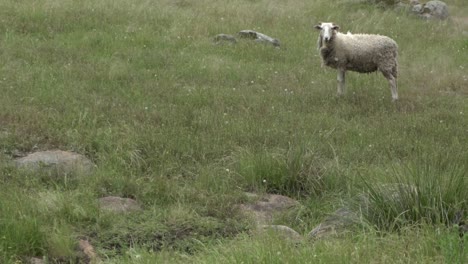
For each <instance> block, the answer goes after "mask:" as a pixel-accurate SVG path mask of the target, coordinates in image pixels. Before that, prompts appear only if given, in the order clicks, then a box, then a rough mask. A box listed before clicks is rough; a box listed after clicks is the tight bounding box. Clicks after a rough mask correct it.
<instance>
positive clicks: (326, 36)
mask: <svg viewBox="0 0 468 264" xmlns="http://www.w3.org/2000/svg"><path fill="white" fill-rule="evenodd" d="M315 28H316V29H318V30H320V39H321V40H322V41H324V42H325V43H328V42H330V41H331V40H332V39H333V37H334V36H335V35H336V32H337V31H338V29H339V28H340V27H339V26H338V25H335V24H334V23H320V24H319V25H316V26H315Z"/></svg>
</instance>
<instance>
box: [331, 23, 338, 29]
mask: <svg viewBox="0 0 468 264" xmlns="http://www.w3.org/2000/svg"><path fill="white" fill-rule="evenodd" d="M332 29H333V30H338V29H340V26H338V25H335V24H333V27H332Z"/></svg>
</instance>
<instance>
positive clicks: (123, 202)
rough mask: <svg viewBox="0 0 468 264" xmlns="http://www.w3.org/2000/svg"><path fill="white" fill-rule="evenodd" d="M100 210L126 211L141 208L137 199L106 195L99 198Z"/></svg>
mask: <svg viewBox="0 0 468 264" xmlns="http://www.w3.org/2000/svg"><path fill="white" fill-rule="evenodd" d="M99 207H100V209H101V210H106V211H111V212H115V213H127V212H134V211H140V210H142V209H141V207H140V205H139V204H138V202H137V201H135V200H133V199H130V198H122V197H117V196H107V197H103V198H100V199H99Z"/></svg>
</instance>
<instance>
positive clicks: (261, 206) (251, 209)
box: [239, 194, 299, 224]
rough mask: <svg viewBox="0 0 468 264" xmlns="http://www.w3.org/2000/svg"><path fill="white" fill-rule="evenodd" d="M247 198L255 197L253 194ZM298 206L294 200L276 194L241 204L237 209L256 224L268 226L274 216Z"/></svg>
mask: <svg viewBox="0 0 468 264" xmlns="http://www.w3.org/2000/svg"><path fill="white" fill-rule="evenodd" d="M247 196H250V197H255V195H254V194H247ZM297 205H299V202H297V201H296V200H294V199H291V198H289V197H286V196H282V195H277V194H267V195H265V196H263V197H261V198H260V199H259V200H257V201H256V202H254V203H249V204H241V205H239V208H240V209H241V211H242V212H243V213H245V214H247V215H250V216H252V217H253V218H254V220H255V222H256V223H257V224H268V223H271V222H272V221H273V218H274V216H275V215H276V214H281V213H284V212H286V211H287V210H289V209H291V208H293V207H294V206H297Z"/></svg>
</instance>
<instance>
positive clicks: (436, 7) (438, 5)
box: [422, 0, 449, 20]
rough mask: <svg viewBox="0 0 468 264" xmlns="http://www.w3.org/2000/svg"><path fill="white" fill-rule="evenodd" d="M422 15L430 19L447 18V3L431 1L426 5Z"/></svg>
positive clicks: (436, 0)
mask: <svg viewBox="0 0 468 264" xmlns="http://www.w3.org/2000/svg"><path fill="white" fill-rule="evenodd" d="M422 16H423V17H426V18H428V19H440V20H444V19H447V18H448V17H449V12H448V7H447V4H445V3H444V2H442V1H438V0H435V1H429V2H427V3H426V4H425V5H424V8H423V10H422Z"/></svg>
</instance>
